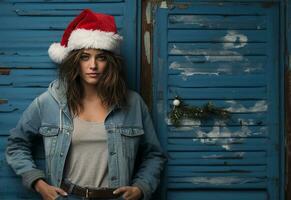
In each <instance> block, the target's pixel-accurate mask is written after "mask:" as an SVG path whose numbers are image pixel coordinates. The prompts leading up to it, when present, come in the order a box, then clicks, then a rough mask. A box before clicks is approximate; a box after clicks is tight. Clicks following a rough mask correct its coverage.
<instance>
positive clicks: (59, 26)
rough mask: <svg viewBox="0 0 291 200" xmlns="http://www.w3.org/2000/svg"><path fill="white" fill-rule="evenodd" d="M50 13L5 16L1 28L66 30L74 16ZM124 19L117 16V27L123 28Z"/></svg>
mask: <svg viewBox="0 0 291 200" xmlns="http://www.w3.org/2000/svg"><path fill="white" fill-rule="evenodd" d="M47 12H49V11H47ZM75 12H76V11H75ZM77 14H78V13H76V15H77ZM50 15H52V16H50V17H45V16H43V17H40V16H32V17H30V16H28V17H14V16H13V17H10V16H9V17H5V21H3V23H2V25H3V26H1V27H0V30H64V29H65V27H66V26H67V25H68V24H69V22H70V21H71V20H72V17H73V16H70V17H68V16H67V15H66V16H60V17H55V15H54V13H51V12H50ZM76 15H74V16H76ZM123 20H124V19H123V17H122V16H116V17H115V21H116V25H117V28H119V29H121V27H122V25H123V24H122V23H123Z"/></svg>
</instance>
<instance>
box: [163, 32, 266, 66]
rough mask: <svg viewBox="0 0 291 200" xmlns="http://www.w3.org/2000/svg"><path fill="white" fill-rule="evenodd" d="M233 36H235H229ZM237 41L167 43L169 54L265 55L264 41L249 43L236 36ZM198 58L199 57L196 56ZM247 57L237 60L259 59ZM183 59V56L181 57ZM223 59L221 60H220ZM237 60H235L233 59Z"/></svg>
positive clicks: (172, 59)
mask: <svg viewBox="0 0 291 200" xmlns="http://www.w3.org/2000/svg"><path fill="white" fill-rule="evenodd" d="M230 37H235V36H230ZM238 39H239V40H238V42H237V43H223V42H220V43H209V42H205V43H177V42H170V43H169V44H168V54H169V55H205V56H207V55H208V56H211V55H212V56H219V55H220V56H240V55H241V56H242V55H243V56H248V55H252V56H262V55H266V54H267V52H266V47H267V44H266V43H256V42H253V43H249V42H247V41H246V40H243V38H242V39H240V37H239V38H238ZM189 58H191V57H189ZM198 58H199V57H198ZM247 58H248V59H241V60H239V61H247V60H249V59H251V60H252V61H256V59H261V57H255V58H256V59H255V60H253V59H252V58H253V57H251V56H249V57H247ZM176 59H179V57H174V58H172V56H171V57H170V58H169V60H171V61H174V60H176ZM182 59H183V58H182ZM222 61H223V60H222ZM233 61H237V60H233Z"/></svg>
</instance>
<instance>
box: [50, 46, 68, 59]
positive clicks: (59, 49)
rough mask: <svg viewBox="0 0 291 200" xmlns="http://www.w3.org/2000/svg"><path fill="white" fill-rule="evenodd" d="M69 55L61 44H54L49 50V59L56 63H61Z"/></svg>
mask: <svg viewBox="0 0 291 200" xmlns="http://www.w3.org/2000/svg"><path fill="white" fill-rule="evenodd" d="M68 53H69V51H68V49H67V48H66V47H64V46H62V45H61V44H60V43H53V44H51V45H50V47H49V49H48V54H49V57H50V58H51V59H52V60H53V61H54V62H56V63H61V62H62V61H63V60H64V58H65V57H67V55H68Z"/></svg>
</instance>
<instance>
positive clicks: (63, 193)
mask: <svg viewBox="0 0 291 200" xmlns="http://www.w3.org/2000/svg"><path fill="white" fill-rule="evenodd" d="M55 190H56V191H57V193H59V194H61V195H62V196H68V193H66V191H64V190H63V189H62V188H58V187H55Z"/></svg>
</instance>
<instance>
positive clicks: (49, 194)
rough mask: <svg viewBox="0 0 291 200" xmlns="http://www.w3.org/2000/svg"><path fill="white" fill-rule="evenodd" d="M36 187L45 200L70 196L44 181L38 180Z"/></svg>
mask: <svg viewBox="0 0 291 200" xmlns="http://www.w3.org/2000/svg"><path fill="white" fill-rule="evenodd" d="M34 187H35V190H36V191H37V192H38V193H40V194H41V196H42V198H43V200H55V199H56V198H57V197H58V196H59V195H62V196H67V195H68V194H67V193H66V192H65V191H64V190H62V189H61V188H58V187H54V186H51V185H49V184H47V183H46V182H45V181H44V180H42V179H39V180H37V182H36V183H35V186H34Z"/></svg>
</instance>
